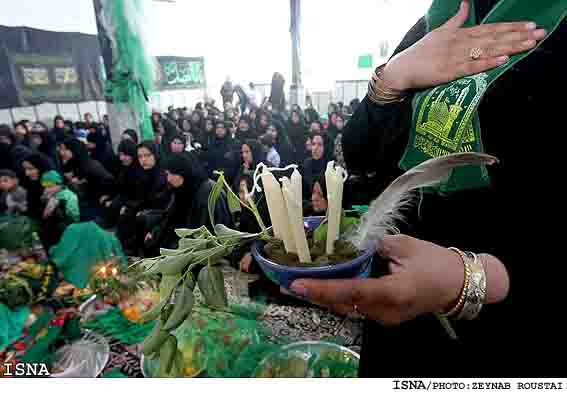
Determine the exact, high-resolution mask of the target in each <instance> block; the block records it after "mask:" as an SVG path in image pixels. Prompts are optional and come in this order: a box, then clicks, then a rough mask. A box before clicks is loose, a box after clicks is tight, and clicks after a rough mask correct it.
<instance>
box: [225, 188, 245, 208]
mask: <svg viewBox="0 0 567 394" xmlns="http://www.w3.org/2000/svg"><path fill="white" fill-rule="evenodd" d="M229 190H230V189H229ZM227 199H228V208H229V209H230V212H232V213H234V212H240V211H242V207H241V205H240V199H239V198H238V197H237V196H236V195H235V194H234V193H233V192H232V190H230V191H229V193H228V194H227Z"/></svg>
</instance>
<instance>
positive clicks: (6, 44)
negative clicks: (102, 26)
mask: <svg viewBox="0 0 567 394" xmlns="http://www.w3.org/2000/svg"><path fill="white" fill-rule="evenodd" d="M103 74H104V71H103V67H102V58H101V56H100V47H99V43H98V39H97V36H95V35H90V34H82V33H59V32H52V31H46V30H38V29H32V28H28V27H6V26H0V108H9V107H19V106H28V105H34V104H40V103H43V102H52V103H66V102H78V101H95V100H104V89H103Z"/></svg>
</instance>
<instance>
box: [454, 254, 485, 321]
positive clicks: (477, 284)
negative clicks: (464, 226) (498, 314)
mask: <svg viewBox="0 0 567 394" xmlns="http://www.w3.org/2000/svg"><path fill="white" fill-rule="evenodd" d="M465 254H466V255H467V256H468V257H469V260H472V263H471V264H470V266H471V277H470V280H469V286H468V288H467V291H466V296H465V303H464V304H463V308H462V309H461V312H460V313H459V315H458V316H457V319H465V320H473V319H474V318H476V317H477V316H478V314H479V313H480V310H481V309H482V306H483V305H484V302H485V301H486V272H485V271H484V266H483V265H482V261H481V260H480V259H479V258H478V256H477V255H476V254H474V253H472V252H465Z"/></svg>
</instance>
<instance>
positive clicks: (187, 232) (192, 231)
mask: <svg viewBox="0 0 567 394" xmlns="http://www.w3.org/2000/svg"><path fill="white" fill-rule="evenodd" d="M207 233H208V234H211V233H210V232H209V230H207V228H206V227H205V226H201V227H199V228H178V229H176V230H175V234H177V236H178V237H179V238H186V237H194V238H197V237H198V236H199V235H202V234H207Z"/></svg>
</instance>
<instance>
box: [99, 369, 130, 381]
mask: <svg viewBox="0 0 567 394" xmlns="http://www.w3.org/2000/svg"><path fill="white" fill-rule="evenodd" d="M101 378H107V379H123V378H128V376H127V375H124V374H123V373H122V372H120V368H113V369H111V370H110V371H108V372H105V373H104V374H103V375H102V376H101Z"/></svg>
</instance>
